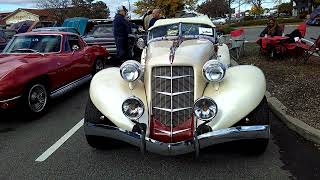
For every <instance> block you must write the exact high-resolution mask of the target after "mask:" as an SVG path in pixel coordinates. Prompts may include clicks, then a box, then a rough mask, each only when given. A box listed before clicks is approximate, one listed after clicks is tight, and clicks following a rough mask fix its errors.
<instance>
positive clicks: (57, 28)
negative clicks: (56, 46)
mask: <svg viewBox="0 0 320 180" xmlns="http://www.w3.org/2000/svg"><path fill="white" fill-rule="evenodd" d="M37 29H40V30H43V29H44V30H45V29H76V28H74V27H42V28H37Z"/></svg>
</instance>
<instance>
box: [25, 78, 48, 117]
mask: <svg viewBox="0 0 320 180" xmlns="http://www.w3.org/2000/svg"><path fill="white" fill-rule="evenodd" d="M27 100H28V105H29V108H30V110H31V111H32V112H34V113H39V112H41V111H43V110H44V108H45V107H46V105H47V100H48V95H47V91H46V88H45V87H44V86H43V85H42V84H35V85H33V86H32V87H31V88H30V90H29V92H28V97H27Z"/></svg>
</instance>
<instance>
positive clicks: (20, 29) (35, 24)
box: [9, 20, 54, 33]
mask: <svg viewBox="0 0 320 180" xmlns="http://www.w3.org/2000/svg"><path fill="white" fill-rule="evenodd" d="M53 25H54V23H53V22H51V21H31V20H26V21H21V22H18V23H15V24H12V25H11V26H10V27H9V29H12V30H15V31H16V32H17V33H25V32H31V31H32V29H37V28H42V27H51V26H53Z"/></svg>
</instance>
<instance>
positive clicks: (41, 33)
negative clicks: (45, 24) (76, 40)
mask: <svg viewBox="0 0 320 180" xmlns="http://www.w3.org/2000/svg"><path fill="white" fill-rule="evenodd" d="M29 35H75V34H74V33H70V32H62V31H41V32H27V33H21V34H17V35H15V36H29Z"/></svg>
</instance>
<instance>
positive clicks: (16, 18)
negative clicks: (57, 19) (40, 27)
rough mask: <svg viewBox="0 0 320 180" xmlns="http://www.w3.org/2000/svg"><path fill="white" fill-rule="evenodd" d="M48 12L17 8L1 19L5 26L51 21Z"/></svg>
mask: <svg viewBox="0 0 320 180" xmlns="http://www.w3.org/2000/svg"><path fill="white" fill-rule="evenodd" d="M51 17H52V16H50V12H49V11H48V10H46V9H24V8H19V9H17V10H15V11H13V12H12V13H10V14H8V15H7V16H6V17H4V18H3V19H2V21H4V22H5V24H7V25H10V24H14V23H18V22H21V21H26V20H31V21H52V19H51Z"/></svg>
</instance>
